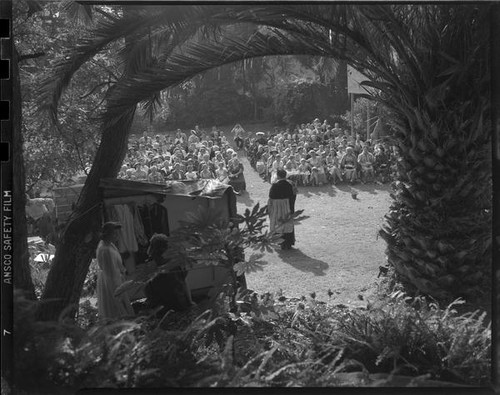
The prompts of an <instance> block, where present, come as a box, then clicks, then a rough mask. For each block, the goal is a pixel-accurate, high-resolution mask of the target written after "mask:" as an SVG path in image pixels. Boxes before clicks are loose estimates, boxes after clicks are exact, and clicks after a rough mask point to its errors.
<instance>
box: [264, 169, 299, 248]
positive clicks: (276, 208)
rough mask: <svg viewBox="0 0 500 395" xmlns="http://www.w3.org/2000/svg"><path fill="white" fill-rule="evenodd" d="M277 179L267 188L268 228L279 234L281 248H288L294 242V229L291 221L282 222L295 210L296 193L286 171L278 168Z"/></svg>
mask: <svg viewBox="0 0 500 395" xmlns="http://www.w3.org/2000/svg"><path fill="white" fill-rule="evenodd" d="M276 175H277V178H278V179H277V181H276V182H275V183H274V184H273V185H271V189H270V190H269V201H268V203H267V205H268V210H269V220H270V223H271V225H270V230H271V232H276V233H279V234H281V236H282V238H283V242H282V243H281V248H282V249H283V250H290V249H292V246H293V245H294V244H295V230H294V225H293V221H289V222H287V223H285V224H282V221H283V220H284V219H285V218H287V217H288V216H289V215H290V213H294V212H295V199H296V198H297V194H296V192H295V188H294V186H293V184H292V182H291V181H289V180H287V179H286V175H287V173H286V171H285V170H278V171H277V173H276Z"/></svg>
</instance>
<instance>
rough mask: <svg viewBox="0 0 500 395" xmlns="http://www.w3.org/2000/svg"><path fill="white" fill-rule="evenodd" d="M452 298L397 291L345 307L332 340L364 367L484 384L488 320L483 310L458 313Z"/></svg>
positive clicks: (486, 380) (488, 363)
mask: <svg viewBox="0 0 500 395" xmlns="http://www.w3.org/2000/svg"><path fill="white" fill-rule="evenodd" d="M461 303H463V302H462V301H460V300H457V301H455V302H453V303H451V304H450V305H449V306H448V307H446V308H445V309H441V308H439V307H438V306H437V305H436V304H434V303H430V304H429V303H427V302H426V301H425V300H424V299H423V298H421V297H417V298H413V299H412V298H409V297H406V296H405V295H404V294H403V293H402V292H396V293H394V294H392V295H391V297H390V299H389V302H388V303H387V304H386V305H385V306H383V307H374V306H370V307H369V308H368V309H367V310H366V311H363V310H349V311H346V312H345V313H344V314H342V315H341V316H340V317H339V319H338V322H337V325H338V327H337V329H336V330H335V331H334V335H333V336H332V341H333V342H337V341H338V340H340V342H339V344H341V345H342V346H344V347H345V348H346V356H349V357H351V358H354V359H357V360H359V361H360V362H362V363H363V365H364V366H365V367H366V369H368V370H369V371H370V372H376V371H384V372H387V371H390V370H391V369H393V370H394V369H396V370H398V371H399V372H402V373H406V374H411V375H422V374H427V373H429V374H430V375H431V377H432V378H434V379H438V380H446V381H454V382H459V383H460V382H462V383H463V382H466V383H467V384H475V385H484V384H486V383H489V382H490V367H491V358H490V349H491V324H486V323H485V317H486V313H483V314H479V312H477V311H476V312H472V313H465V314H463V315H458V314H457V311H456V310H455V309H454V307H455V306H456V305H458V304H461Z"/></svg>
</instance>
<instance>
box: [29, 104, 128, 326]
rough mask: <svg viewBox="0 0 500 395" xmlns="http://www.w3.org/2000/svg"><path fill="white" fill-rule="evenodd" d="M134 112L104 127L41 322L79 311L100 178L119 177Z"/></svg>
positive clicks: (94, 235)
mask: <svg viewBox="0 0 500 395" xmlns="http://www.w3.org/2000/svg"><path fill="white" fill-rule="evenodd" d="M134 113H135V107H132V108H129V109H128V110H126V111H124V114H123V116H122V117H121V118H120V120H119V121H118V122H116V123H113V124H110V123H107V124H106V126H105V127H104V132H103V135H102V139H101V143H100V145H99V149H98V150H97V153H96V156H95V158H94V162H93V166H92V169H91V170H90V173H89V175H88V177H87V180H86V182H85V185H84V187H83V189H82V192H81V194H80V198H79V199H78V202H77V205H76V207H75V210H74V211H73V214H72V217H71V219H70V220H69V223H68V225H67V227H66V229H65V230H64V232H63V235H62V237H61V242H60V244H59V245H57V251H56V256H55V258H54V261H53V263H52V267H51V269H50V272H49V274H48V276H47V282H46V284H45V289H44V292H43V295H42V300H43V301H44V303H43V304H42V305H41V306H40V309H39V312H38V313H39V314H38V316H39V318H40V319H42V320H55V319H57V318H58V317H59V316H60V314H61V313H62V312H64V311H65V310H68V311H67V313H68V316H69V317H71V318H72V317H74V316H75V314H76V312H77V308H78V303H79V299H80V294H81V291H82V288H83V284H84V281H85V277H86V275H87V272H88V268H89V265H90V261H91V259H92V258H93V257H94V255H95V249H96V247H97V243H98V240H99V231H100V227H101V225H102V217H101V206H100V204H101V198H100V194H99V182H100V180H101V178H106V177H116V176H117V175H118V172H119V170H120V167H121V165H122V162H123V159H124V158H125V155H126V153H127V148H128V135H129V131H130V126H131V125H132V120H133V118H134Z"/></svg>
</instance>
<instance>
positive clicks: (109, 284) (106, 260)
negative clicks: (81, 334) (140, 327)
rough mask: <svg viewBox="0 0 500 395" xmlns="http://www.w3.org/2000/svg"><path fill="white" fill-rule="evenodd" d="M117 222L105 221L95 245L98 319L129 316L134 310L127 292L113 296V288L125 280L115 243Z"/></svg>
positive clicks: (117, 229) (117, 233)
mask: <svg viewBox="0 0 500 395" xmlns="http://www.w3.org/2000/svg"><path fill="white" fill-rule="evenodd" d="M120 228H121V224H120V223H119V222H106V223H105V224H104V225H103V227H102V237H101V241H100V242H99V245H98V246H97V251H96V256H97V264H98V266H99V271H98V273H97V311H98V316H99V318H100V319H109V318H122V317H131V316H133V315H134V310H133V309H132V305H131V304H130V300H129V298H128V294H127V293H122V294H121V295H120V296H119V297H115V295H114V293H115V290H116V289H117V288H118V287H119V286H120V285H121V284H123V282H124V281H125V267H124V266H123V263H122V258H121V255H120V253H119V252H118V249H117V248H116V243H117V241H118V238H119V230H120Z"/></svg>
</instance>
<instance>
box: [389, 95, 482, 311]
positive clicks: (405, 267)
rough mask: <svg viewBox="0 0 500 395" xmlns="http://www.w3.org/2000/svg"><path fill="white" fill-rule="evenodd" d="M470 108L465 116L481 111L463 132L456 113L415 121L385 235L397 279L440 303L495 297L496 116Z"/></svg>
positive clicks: (404, 142)
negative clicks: (493, 203)
mask: <svg viewBox="0 0 500 395" xmlns="http://www.w3.org/2000/svg"><path fill="white" fill-rule="evenodd" d="M469 103H470V104H469V108H467V109H463V110H464V111H465V113H467V114H471V113H473V111H471V110H473V109H477V110H476V111H475V115H474V116H471V117H470V118H469V120H470V121H471V122H470V124H468V125H467V126H464V127H463V128H462V129H460V128H459V127H457V126H458V125H457V122H454V121H455V120H456V118H457V113H456V112H453V111H450V112H449V113H448V114H444V113H439V114H437V116H438V117H439V119H438V118H435V119H432V114H430V113H429V112H426V111H424V110H421V111H415V112H414V114H415V116H414V118H413V119H412V118H411V117H410V118H409V121H410V124H413V125H414V127H409V128H408V130H407V133H406V134H404V135H403V136H400V139H399V143H400V149H401V158H402V159H401V163H400V169H399V176H398V181H397V182H396V183H395V193H394V194H393V195H392V197H393V199H394V202H393V204H392V206H391V208H390V212H389V213H388V214H387V215H386V220H387V226H385V227H384V228H383V230H382V231H381V233H380V234H381V236H383V238H384V239H385V240H386V241H387V257H388V261H389V263H390V264H391V265H393V266H394V268H395V272H396V275H397V278H398V279H399V280H402V282H403V283H404V284H406V286H407V288H408V289H409V290H410V291H411V290H414V291H417V290H418V291H420V292H422V293H424V294H427V295H431V296H433V297H435V298H438V299H440V300H450V299H453V298H456V297H463V298H465V299H466V300H474V301H479V300H482V301H485V300H486V299H488V298H489V297H490V295H491V280H490V278H491V272H490V271H491V242H492V240H491V215H492V214H491V196H492V185H491V150H490V148H491V147H490V144H491V140H490V129H489V128H488V127H487V126H486V127H485V123H486V125H487V124H488V112H489V110H488V106H487V105H486V104H485V103H481V100H480V99H479V98H477V101H475V100H471V101H470V102H469ZM481 104H483V106H482V108H481ZM473 106H474V107H473ZM443 120H446V121H447V122H446V121H445V122H443ZM485 120H486V121H485ZM438 124H441V125H443V124H444V125H448V127H446V128H443V129H442V130H438V128H437V126H436V125H438ZM417 136H420V137H417Z"/></svg>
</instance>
